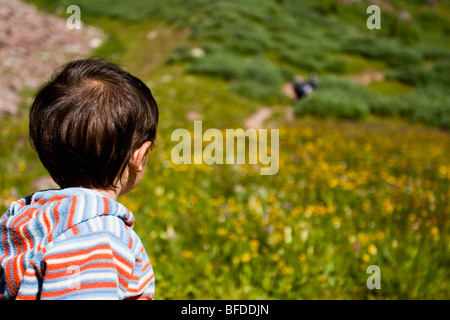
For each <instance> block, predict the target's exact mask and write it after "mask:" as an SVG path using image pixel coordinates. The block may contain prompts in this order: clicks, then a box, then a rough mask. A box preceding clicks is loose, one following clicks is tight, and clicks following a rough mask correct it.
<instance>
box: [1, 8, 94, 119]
mask: <svg viewBox="0 0 450 320" xmlns="http://www.w3.org/2000/svg"><path fill="white" fill-rule="evenodd" d="M63 10H64V11H63V12H65V11H66V10H65V8H63ZM70 15H71V14H70V13H67V18H69V16H70ZM81 18H82V15H81ZM81 20H82V19H81ZM102 38H103V34H102V32H101V31H100V30H98V29H95V28H93V27H90V26H86V25H84V24H82V27H81V29H79V30H78V29H72V30H70V29H68V28H67V24H66V19H65V18H64V17H63V18H58V17H56V16H51V15H48V14H45V13H42V12H40V11H38V10H37V9H36V8H35V7H34V6H32V5H30V4H27V3H24V2H22V1H19V0H0V117H2V116H3V115H4V114H6V113H9V114H15V113H16V112H17V110H18V105H19V104H20V103H21V101H22V98H21V91H22V90H24V89H27V88H29V89H35V88H37V87H39V86H40V85H41V84H42V83H44V82H45V81H46V80H47V79H48V77H49V76H50V75H51V74H52V72H53V71H54V70H55V68H56V67H58V66H60V65H61V64H63V63H65V62H67V61H69V60H72V59H75V58H82V57H86V56H88V55H89V53H90V52H91V50H92V48H94V47H96V46H98V45H99V44H100V43H101V41H102Z"/></svg>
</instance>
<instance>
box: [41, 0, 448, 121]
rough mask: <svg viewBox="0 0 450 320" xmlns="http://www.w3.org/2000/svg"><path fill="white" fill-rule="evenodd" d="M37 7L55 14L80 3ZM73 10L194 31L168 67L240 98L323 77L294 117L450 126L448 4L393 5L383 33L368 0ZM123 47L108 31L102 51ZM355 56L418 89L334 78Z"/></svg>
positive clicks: (197, 2) (83, 2)
mask: <svg viewBox="0 0 450 320" xmlns="http://www.w3.org/2000/svg"><path fill="white" fill-rule="evenodd" d="M33 2H34V3H36V4H38V6H40V7H42V8H44V9H45V10H49V11H53V12H55V11H56V8H58V7H60V8H61V7H67V6H68V5H70V4H73V3H72V2H71V1H69V0H57V1H52V2H51V3H50V2H48V1H45V0H34V1H33ZM76 4H77V5H79V6H80V8H81V10H82V14H83V19H85V18H86V19H87V21H90V19H94V18H98V17H99V16H100V17H101V16H102V15H105V16H109V17H114V18H118V19H121V20H124V21H127V22H130V23H139V22H142V21H147V20H151V19H152V20H155V19H159V20H164V21H166V22H168V23H169V24H172V25H176V26H179V27H182V28H189V29H190V30H191V35H190V39H189V41H188V43H182V44H179V45H178V46H176V48H175V50H174V51H173V52H172V54H171V55H169V57H168V58H167V59H166V62H167V63H170V64H175V63H184V64H185V67H186V70H187V72H190V73H196V74H202V75H207V76H211V77H218V78H220V79H224V80H226V81H229V88H230V89H231V90H232V91H233V92H235V93H238V94H240V95H244V96H246V97H250V98H252V99H256V100H258V101H261V102H266V103H272V102H275V103H278V102H279V101H280V100H279V99H280V95H281V90H280V87H281V85H282V83H283V81H289V80H290V79H291V78H292V76H293V75H294V74H296V73H301V74H305V73H308V72H311V71H315V72H318V73H319V75H320V76H321V78H322V79H321V80H322V81H321V86H320V89H319V90H318V91H317V92H314V94H313V96H312V97H311V98H310V99H309V100H308V101H306V102H302V103H300V104H299V105H298V106H296V109H297V114H305V113H309V114H317V115H320V116H332V117H345V118H352V119H359V118H364V117H365V116H366V115H368V114H369V113H374V114H379V115H399V116H404V117H407V118H410V119H412V120H414V121H421V122H425V123H429V124H437V125H440V126H444V127H448V114H450V112H449V111H448V107H447V105H448V100H449V96H448V93H447V92H448V87H449V86H450V77H449V76H448V75H449V74H450V49H449V44H450V42H449V41H448V37H447V36H446V35H448V33H449V32H450V27H449V26H450V23H449V19H448V15H447V12H448V9H446V8H447V4H443V3H441V2H439V4H437V5H436V7H432V6H426V4H424V1H421V0H420V1H419V0H417V1H408V2H395V1H393V2H389V6H388V7H390V8H389V9H383V8H382V17H381V24H382V28H381V29H380V30H368V29H367V28H366V19H367V17H368V14H367V13H366V9H367V2H366V1H361V2H354V3H351V4H348V3H347V4H346V3H344V2H342V1H338V0H324V1H315V0H303V1H298V0H278V1H270V0H226V1H210V0H189V1H183V0H165V1H153V0H135V1H133V2H132V3H130V2H127V1H121V0H96V1H88V0H78V1H77V2H76ZM440 7H442V8H443V9H444V10H438V9H439V8H440ZM60 11H61V10H60ZM194 44H195V45H194ZM194 47H201V48H202V49H203V50H204V51H205V56H204V57H195V56H194V55H193V54H192V48H194ZM122 49H123V48H122V44H121V43H120V41H118V40H117V37H115V35H114V34H113V33H111V34H110V35H108V41H107V42H106V43H105V44H104V45H103V46H102V47H101V48H98V49H96V52H95V54H98V55H100V56H110V57H112V58H114V56H115V53H120V52H121V50H122ZM348 54H350V55H351V56H353V57H358V56H360V57H363V58H365V59H364V60H367V61H368V64H371V63H372V62H373V65H368V66H367V67H368V68H373V67H374V66H376V67H375V68H380V67H381V68H384V69H385V70H381V71H382V72H384V73H385V74H386V78H387V79H388V80H389V81H399V82H402V83H405V84H408V85H411V86H414V87H415V89H416V91H415V92H414V93H405V94H402V95H399V96H383V95H381V94H379V93H376V92H375V91H372V90H369V89H367V88H365V87H364V86H362V85H358V84H352V83H350V82H349V81H346V80H345V79H342V78H338V77H329V75H330V74H334V75H337V74H339V75H345V74H348V73H349V72H351V70H359V69H358V68H352V67H354V66H352V65H351V63H352V59H351V58H349V55H348ZM380 62H381V63H380ZM364 63H365V62H363V67H362V68H364V67H365V65H364ZM362 68H361V71H362V70H363V69H362ZM386 85H388V84H386ZM436 92H439V94H436ZM300 105H301V106H300Z"/></svg>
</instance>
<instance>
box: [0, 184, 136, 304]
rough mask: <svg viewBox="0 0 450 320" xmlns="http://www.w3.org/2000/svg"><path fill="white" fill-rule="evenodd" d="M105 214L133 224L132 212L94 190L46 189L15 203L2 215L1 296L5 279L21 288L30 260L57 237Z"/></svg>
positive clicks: (9, 284)
mask: <svg viewBox="0 0 450 320" xmlns="http://www.w3.org/2000/svg"><path fill="white" fill-rule="evenodd" d="M103 215H108V216H116V217H118V218H119V219H121V220H122V221H123V222H124V224H125V225H126V227H129V228H132V227H133V224H134V216H133V214H132V213H131V211H129V210H128V209H127V208H126V207H125V206H123V205H122V204H120V203H119V202H117V201H115V200H112V199H109V198H107V197H106V196H104V195H103V194H101V193H100V192H98V191H95V190H91V189H84V188H67V189H60V190H44V191H39V192H36V193H34V194H32V195H29V196H27V197H25V198H22V199H20V200H17V201H14V202H13V203H11V205H10V206H9V208H8V210H7V212H6V213H5V214H4V215H3V216H1V217H0V267H1V268H0V298H1V297H2V295H3V294H2V293H3V292H4V290H5V288H1V287H2V286H3V285H5V281H3V280H5V279H6V285H7V286H8V287H16V288H17V287H18V285H20V282H21V280H22V278H23V272H24V270H25V268H26V267H27V266H28V264H29V263H30V261H31V260H32V259H33V258H34V256H36V255H37V254H38V252H39V251H43V250H44V251H45V250H46V249H45V248H47V247H48V246H49V244H51V242H52V241H53V239H56V238H57V237H58V236H59V235H61V234H63V233H64V232H66V231H67V230H69V229H71V228H73V227H74V226H76V225H77V224H79V223H82V222H84V221H87V220H90V219H93V218H95V217H99V216H103ZM43 253H44V254H45V252H43ZM2 278H3V279H2ZM3 298H5V297H3Z"/></svg>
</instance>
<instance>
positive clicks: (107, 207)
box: [103, 198, 109, 215]
mask: <svg viewBox="0 0 450 320" xmlns="http://www.w3.org/2000/svg"><path fill="white" fill-rule="evenodd" d="M103 205H104V208H105V210H104V211H103V215H105V214H108V213H109V203H108V198H103Z"/></svg>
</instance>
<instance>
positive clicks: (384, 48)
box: [344, 36, 423, 67]
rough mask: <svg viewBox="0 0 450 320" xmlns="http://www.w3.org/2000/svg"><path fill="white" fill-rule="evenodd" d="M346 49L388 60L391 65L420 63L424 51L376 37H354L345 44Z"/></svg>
mask: <svg viewBox="0 0 450 320" xmlns="http://www.w3.org/2000/svg"><path fill="white" fill-rule="evenodd" d="M344 50H345V51H347V52H349V53H353V54H359V55H362V56H364V57H366V58H370V59H377V60H381V61H384V62H386V64H388V65H389V66H391V67H398V66H405V65H412V64H417V63H420V62H421V60H422V58H423V57H422V52H421V51H420V50H418V49H415V48H413V47H408V46H405V45H404V44H401V43H399V42H398V41H395V40H391V39H385V38H375V37H360V36H357V37H352V38H349V39H348V40H347V41H346V43H345V44H344Z"/></svg>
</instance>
